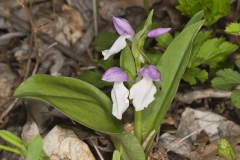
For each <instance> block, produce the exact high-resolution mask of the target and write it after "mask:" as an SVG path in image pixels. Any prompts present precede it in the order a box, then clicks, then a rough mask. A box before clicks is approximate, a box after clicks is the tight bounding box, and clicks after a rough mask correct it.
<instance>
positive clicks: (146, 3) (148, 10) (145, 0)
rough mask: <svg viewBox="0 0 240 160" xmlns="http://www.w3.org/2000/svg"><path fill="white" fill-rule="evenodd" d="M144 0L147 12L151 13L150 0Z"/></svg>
mask: <svg viewBox="0 0 240 160" xmlns="http://www.w3.org/2000/svg"><path fill="white" fill-rule="evenodd" d="M143 1H144V6H145V10H146V13H147V15H149V13H150V9H149V4H148V0H143Z"/></svg>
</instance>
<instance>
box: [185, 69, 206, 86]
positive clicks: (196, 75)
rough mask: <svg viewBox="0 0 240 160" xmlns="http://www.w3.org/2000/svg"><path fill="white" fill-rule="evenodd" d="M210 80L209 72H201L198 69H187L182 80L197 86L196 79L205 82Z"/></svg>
mask: <svg viewBox="0 0 240 160" xmlns="http://www.w3.org/2000/svg"><path fill="white" fill-rule="evenodd" d="M207 78H208V72H207V71H206V70H201V69H199V68H197V67H193V68H190V69H186V71H185V72H184V74H183V77H182V79H183V80H184V81H186V82H189V83H190V84H191V85H193V84H196V82H197V81H196V79H198V80H200V81H201V82H204V81H205V80H206V79H207Z"/></svg>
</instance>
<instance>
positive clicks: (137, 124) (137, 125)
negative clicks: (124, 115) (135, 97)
mask: <svg viewBox="0 0 240 160" xmlns="http://www.w3.org/2000/svg"><path fill="white" fill-rule="evenodd" d="M134 135H135V137H136V138H137V139H138V141H139V143H140V144H142V111H135V110H134Z"/></svg>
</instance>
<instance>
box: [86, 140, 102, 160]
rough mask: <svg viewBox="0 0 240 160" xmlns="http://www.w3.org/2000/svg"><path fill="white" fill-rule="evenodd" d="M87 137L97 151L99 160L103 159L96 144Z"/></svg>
mask: <svg viewBox="0 0 240 160" xmlns="http://www.w3.org/2000/svg"><path fill="white" fill-rule="evenodd" d="M89 139H90V141H91V143H92V144H93V147H94V148H95V150H96V152H97V154H98V156H99V158H100V159H101V160H104V158H103V157H102V155H101V153H100V151H99V149H98V148H97V146H96V145H95V143H94V142H93V140H92V138H91V137H90V138H89Z"/></svg>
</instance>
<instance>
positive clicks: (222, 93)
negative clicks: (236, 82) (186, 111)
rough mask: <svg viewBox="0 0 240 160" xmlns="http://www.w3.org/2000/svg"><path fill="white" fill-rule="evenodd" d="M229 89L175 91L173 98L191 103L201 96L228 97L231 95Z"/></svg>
mask: <svg viewBox="0 0 240 160" xmlns="http://www.w3.org/2000/svg"><path fill="white" fill-rule="evenodd" d="M231 93H232V92H231V91H230V90H219V89H213V88H210V89H206V90H196V91H192V92H188V93H177V94H176V95H175V99H177V100H179V101H181V102H184V103H187V104H191V103H192V102H193V101H195V100H197V99H201V98H208V97H212V98H229V97H230V95H231Z"/></svg>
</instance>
